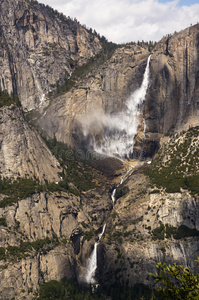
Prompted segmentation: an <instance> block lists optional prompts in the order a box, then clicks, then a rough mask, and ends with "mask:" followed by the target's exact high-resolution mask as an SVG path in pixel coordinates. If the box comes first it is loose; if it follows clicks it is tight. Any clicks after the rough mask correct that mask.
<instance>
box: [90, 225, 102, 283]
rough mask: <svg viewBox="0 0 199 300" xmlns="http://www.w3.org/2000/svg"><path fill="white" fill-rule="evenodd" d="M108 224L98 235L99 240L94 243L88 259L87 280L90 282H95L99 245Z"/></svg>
mask: <svg viewBox="0 0 199 300" xmlns="http://www.w3.org/2000/svg"><path fill="white" fill-rule="evenodd" d="M105 228H106V224H104V226H103V229H102V232H101V233H100V234H99V235H98V241H97V242H96V243H95V244H94V249H93V251H92V253H91V256H90V257H89V259H88V261H87V266H86V276H85V280H86V282H87V283H88V284H95V283H96V281H95V272H96V269H97V246H98V243H99V241H100V240H101V238H102V236H103V234H104V232H105Z"/></svg>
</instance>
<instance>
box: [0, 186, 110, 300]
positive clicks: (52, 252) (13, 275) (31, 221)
mask: <svg viewBox="0 0 199 300" xmlns="http://www.w3.org/2000/svg"><path fill="white" fill-rule="evenodd" d="M104 188H105V189H104ZM105 191H106V187H103V190H102V189H101V190H100V191H97V190H94V191H92V192H88V193H84V194H82V195H81V197H77V196H74V195H73V194H70V193H68V194H67V193H61V194H60V193H53V194H49V193H40V194H39V193H38V194H35V195H33V196H32V197H29V198H27V199H24V200H22V201H19V202H18V203H17V204H15V205H13V206H9V207H6V208H4V209H3V208H0V220H2V218H4V219H5V220H6V225H5V226H0V231H1V238H0V251H1V255H2V249H5V250H6V251H7V252H6V256H4V259H5V261H4V260H2V256H1V260H0V269H1V270H0V280H1V291H0V298H1V299H10V298H12V297H15V298H16V299H22V297H24V299H32V298H34V297H33V296H34V292H36V291H37V290H38V288H39V286H40V285H41V284H42V283H43V282H44V281H45V282H47V281H50V280H60V279H62V278H63V277H67V278H73V279H77V277H78V276H79V274H80V269H83V266H84V264H85V262H86V259H87V258H88V256H89V255H90V253H91V251H92V249H91V247H92V244H93V243H94V239H92V241H90V242H88V241H87V240H86V239H85V238H84V232H85V231H88V230H90V232H92V233H93V237H94V238H96V237H97V234H96V237H95V234H94V231H96V230H97V229H99V228H100V227H101V224H102V222H103V220H104V218H106V216H107V213H108V211H109V210H110V208H111V200H110V199H107V191H106V193H104V192H105ZM92 193H95V198H93V197H91V196H90V194H92ZM100 193H104V194H105V195H104V196H102V197H101V198H99V196H100ZM99 199H100V201H99ZM80 203H81V205H80ZM94 216H95V218H94ZM91 224H92V225H91ZM85 228H86V229H85ZM28 245H30V247H29V246H28ZM12 251H14V252H12Z"/></svg>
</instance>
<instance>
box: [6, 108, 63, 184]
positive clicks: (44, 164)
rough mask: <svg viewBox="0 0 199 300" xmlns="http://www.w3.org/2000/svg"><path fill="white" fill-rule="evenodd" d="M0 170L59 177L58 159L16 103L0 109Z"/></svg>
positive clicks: (8, 173) (52, 178) (8, 174)
mask: <svg viewBox="0 0 199 300" xmlns="http://www.w3.org/2000/svg"><path fill="white" fill-rule="evenodd" d="M0 171H1V174H2V175H3V177H9V178H17V177H18V176H21V177H28V178H38V179H39V180H40V181H41V182H44V181H45V180H48V181H59V176H58V172H59V171H60V166H59V163H58V161H57V160H56V158H55V157H54V156H53V155H52V153H51V152H50V150H49V149H48V147H47V146H46V144H45V143H44V141H43V140H42V139H41V137H40V136H39V134H38V132H37V131H36V130H35V129H33V128H31V127H30V125H29V124H28V123H27V122H26V120H25V119H24V116H23V114H22V112H21V110H20V109H19V108H18V107H16V106H15V105H12V106H10V107H6V106H5V107H3V108H1V111H0Z"/></svg>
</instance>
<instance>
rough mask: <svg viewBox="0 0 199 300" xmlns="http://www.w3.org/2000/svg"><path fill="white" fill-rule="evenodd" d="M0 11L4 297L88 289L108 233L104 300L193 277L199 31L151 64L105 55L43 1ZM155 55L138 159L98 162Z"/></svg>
mask: <svg viewBox="0 0 199 300" xmlns="http://www.w3.org/2000/svg"><path fill="white" fill-rule="evenodd" d="M0 10H1V14H0V36H1V41H0V43H1V45H0V66H1V68H0V107H1V109H0V120H1V121H0V171H1V178H0V190H1V195H0V232H1V237H0V281H1V289H0V297H1V298H2V299H11V298H15V299H32V298H34V297H35V296H36V293H37V291H38V289H39V287H40V286H41V284H42V283H44V282H48V281H50V280H60V279H62V278H63V277H67V278H72V279H73V280H74V281H76V280H77V281H79V283H82V281H84V280H83V279H84V277H85V272H86V263H87V260H88V258H89V257H90V255H91V253H92V251H93V245H94V243H95V242H96V241H97V240H98V235H99V233H100V232H101V230H102V227H103V225H104V224H105V223H106V229H105V233H104V235H103V236H102V238H101V240H100V242H99V244H98V248H97V249H98V251H97V254H98V255H97V265H98V269H97V272H96V279H97V281H98V282H99V283H100V286H101V287H102V289H103V292H104V293H105V294H106V293H107V294H108V292H109V289H110V288H111V287H114V286H115V285H116V286H117V285H120V286H129V287H130V288H131V287H132V286H133V285H136V284H140V285H143V284H145V285H151V280H150V278H149V276H148V273H149V272H153V271H155V262H156V261H158V260H161V261H165V262H173V261H175V262H179V263H182V264H183V265H188V266H190V267H191V268H192V270H194V271H196V266H195V264H194V259H196V258H197V256H198V255H199V253H198V249H199V247H198V246H199V245H198V243H199V240H198V236H199V224H198V214H199V210H198V207H199V206H198V200H199V199H198V195H199V191H198V180H199V178H198V171H199V166H198V136H199V131H198V127H197V125H199V117H198V114H199V105H198V103H199V84H198V83H199V80H198V74H199V63H198V61H199V59H198V58H199V57H198V53H199V43H198V41H199V25H198V24H197V25H195V26H192V27H190V28H187V29H185V30H183V31H181V32H179V33H174V34H173V35H171V36H166V37H164V38H163V39H162V40H161V41H160V42H158V43H157V44H156V45H155V47H154V48H153V49H150V51H149V48H148V47H146V45H145V46H144V45H143V47H141V46H140V45H137V44H135V43H131V44H127V45H122V46H121V45H120V46H116V45H112V44H111V43H108V42H107V41H105V42H104V41H103V39H100V37H99V36H98V35H96V34H94V33H93V32H92V30H88V29H86V28H85V27H84V26H81V25H80V24H79V23H78V21H77V20H71V19H70V18H69V17H68V18H66V17H65V16H63V15H62V14H59V13H58V12H56V11H53V10H52V9H51V8H49V7H46V6H44V5H41V4H39V3H37V1H25V0H11V1H9V2H8V1H4V0H0ZM113 50H114V51H113ZM150 54H151V60H150V83H149V86H148V89H147V94H146V98H145V101H144V103H143V104H142V105H141V107H140V114H139V126H138V132H137V135H136V138H135V146H134V154H135V156H136V160H135V159H133V160H132V161H131V160H128V161H121V160H118V159H116V158H109V157H106V156H96V154H95V153H93V152H92V149H90V148H89V145H90V144H89V138H90V137H92V136H95V138H100V136H101V134H102V132H103V130H104V128H103V126H104V125H103V122H102V120H103V118H104V116H105V115H108V116H111V115H113V114H115V113H119V112H121V111H123V110H125V105H126V100H127V99H128V97H129V96H130V95H131V94H132V93H133V92H134V91H136V89H137V88H138V87H139V86H140V85H141V83H142V80H143V74H144V71H145V68H146V63H147V58H148V57H149V55H150ZM2 90H7V91H8V93H9V94H10V97H14V99H15V96H18V98H19V100H20V103H21V105H19V103H18V104H16V103H14V102H13V103H12V101H11V100H9V101H11V102H7V103H5V99H4V98H3V97H4V96H5V95H6V94H5V93H3V94H2ZM11 94H12V95H11ZM6 97H7V96H6ZM6 99H11V98H9V97H7V98H6ZM6 101H7V100H6ZM85 129H86V130H87V131H88V133H89V134H87V135H85V134H84V131H85ZM183 130H184V131H183ZM41 133H42V136H43V138H42V137H41ZM44 137H45V141H44ZM89 150H91V151H89ZM133 158H135V157H133ZM140 158H141V159H142V160H143V159H145V161H141V162H139V161H138V159H140ZM151 158H152V161H151ZM132 166H134V168H132ZM129 168H132V169H131V171H130V172H129V173H128V172H127V171H128V170H129ZM125 174H127V175H126V176H125ZM122 178H125V180H123V181H122V183H121V179H122ZM115 188H116V192H115V200H116V201H115V203H114V205H113V202H112V198H111V195H113V194H112V192H113V190H114V189H115ZM82 278H83V279H82ZM142 287H143V286H142ZM105 294H104V295H105ZM104 297H105V296H104ZM108 299H109V298H108Z"/></svg>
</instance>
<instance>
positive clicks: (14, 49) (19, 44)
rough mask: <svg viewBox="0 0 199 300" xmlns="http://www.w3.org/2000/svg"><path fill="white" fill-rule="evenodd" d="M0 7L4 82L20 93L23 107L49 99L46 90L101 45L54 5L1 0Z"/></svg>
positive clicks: (41, 104)
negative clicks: (55, 9) (59, 12)
mask: <svg viewBox="0 0 199 300" xmlns="http://www.w3.org/2000/svg"><path fill="white" fill-rule="evenodd" d="M0 10H1V16H0V24H1V25H0V36H1V47H0V65H1V71H0V88H1V89H3V90H4V89H6V90H8V92H9V93H11V92H13V93H14V94H18V96H19V98H20V101H21V103H22V106H23V108H24V110H25V111H29V110H32V109H36V108H42V107H45V106H46V105H48V101H47V95H48V93H49V92H50V91H52V90H55V89H56V87H57V85H61V84H63V83H65V82H66V81H67V80H68V78H69V77H70V75H71V73H72V72H73V69H74V67H75V66H76V65H77V66H79V65H82V64H83V63H85V62H87V61H88V60H89V58H90V57H92V56H94V55H95V54H97V53H98V52H99V51H100V50H101V45H100V42H99V40H98V39H97V38H96V37H95V36H93V35H92V34H89V33H88V31H87V30H86V29H85V28H83V27H82V26H81V25H80V24H79V23H78V22H77V21H73V20H71V19H70V18H66V17H64V16H63V14H58V12H54V11H53V10H52V9H51V8H50V7H45V6H44V5H42V4H35V3H34V5H33V3H29V2H28V1H25V0H19V1H18V0H11V1H4V0H1V1H0Z"/></svg>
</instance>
